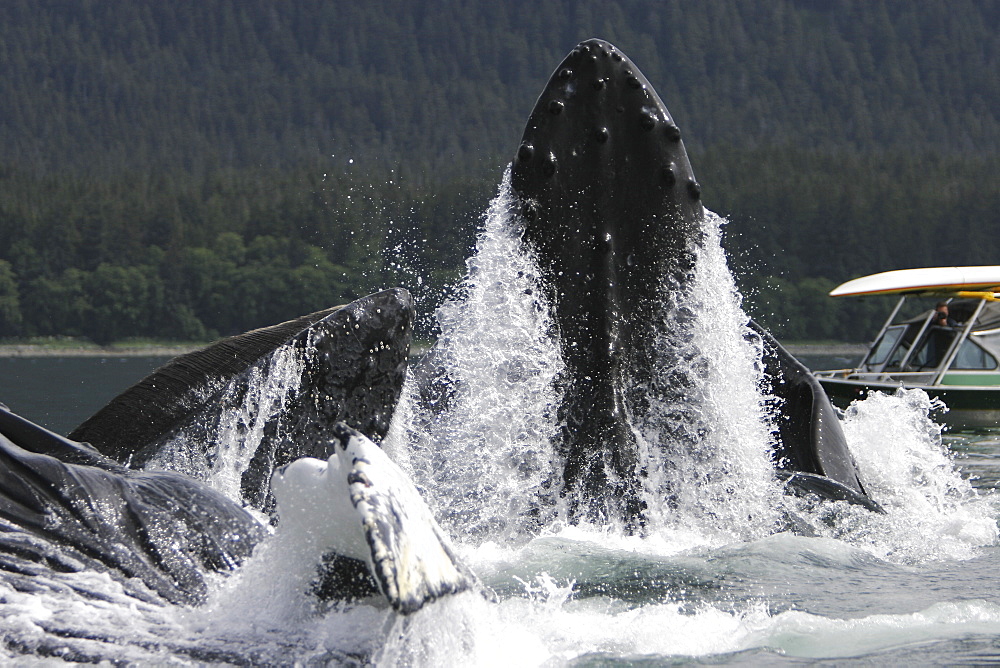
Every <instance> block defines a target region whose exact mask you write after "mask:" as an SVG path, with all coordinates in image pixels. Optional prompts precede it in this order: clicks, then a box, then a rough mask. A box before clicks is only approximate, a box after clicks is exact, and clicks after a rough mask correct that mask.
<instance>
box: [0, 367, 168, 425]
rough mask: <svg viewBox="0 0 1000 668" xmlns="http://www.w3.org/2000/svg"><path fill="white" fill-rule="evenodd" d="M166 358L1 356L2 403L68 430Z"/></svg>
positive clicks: (31, 417) (31, 418) (37, 419)
mask: <svg viewBox="0 0 1000 668" xmlns="http://www.w3.org/2000/svg"><path fill="white" fill-rule="evenodd" d="M169 359H170V358H169V357H2V358H0V403H3V404H6V405H7V407H8V408H10V409H11V410H12V411H14V412H15V413H17V414H19V415H22V416H24V417H26V418H28V419H29V420H32V421H33V422H37V423H38V424H40V425H42V426H44V427H47V428H48V429H51V430H52V431H54V432H56V433H58V434H64V435H65V434H67V433H69V432H70V431H71V430H72V429H73V428H74V427H76V426H77V425H78V424H80V423H81V422H83V421H84V420H86V419H87V418H88V417H90V416H91V415H93V414H94V413H95V412H96V411H97V410H98V409H100V408H101V407H102V406H104V405H105V404H106V403H108V402H109V401H110V400H111V399H113V398H114V397H115V396H116V395H118V394H119V393H120V392H121V391H122V390H125V389H127V388H129V387H130V386H132V385H133V384H135V383H136V382H138V381H139V380H141V379H142V378H143V377H144V376H146V374H148V373H149V372H150V371H152V370H153V369H155V368H157V367H159V366H160V365H162V364H163V363H164V362H166V361H167V360H169Z"/></svg>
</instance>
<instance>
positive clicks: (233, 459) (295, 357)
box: [145, 345, 308, 501]
mask: <svg viewBox="0 0 1000 668" xmlns="http://www.w3.org/2000/svg"><path fill="white" fill-rule="evenodd" d="M306 354H307V355H308V353H306ZM306 364H307V360H306V359H305V358H304V357H303V354H302V353H301V352H299V350H297V349H296V347H295V346H293V345H284V346H281V347H279V348H278V349H276V350H275V351H274V352H273V353H272V354H271V355H269V356H267V357H266V358H264V359H262V360H261V361H259V362H257V363H256V364H254V365H253V366H252V367H250V368H249V369H247V370H246V371H245V372H243V373H242V374H240V376H239V377H237V378H236V379H234V381H233V382H230V383H229V384H228V385H227V386H226V387H225V388H224V389H223V390H222V393H221V394H220V395H219V396H218V397H216V398H215V399H214V401H213V406H214V408H213V410H210V411H208V412H206V413H205V414H202V415H199V416H198V417H197V420H196V422H194V423H193V424H190V425H188V426H186V427H184V428H183V429H181V430H179V431H178V432H177V433H176V434H174V435H173V436H172V437H171V438H170V439H169V440H168V441H167V442H166V443H165V444H164V445H163V446H162V447H161V449H160V451H159V452H158V453H157V454H156V456H154V457H153V458H151V459H150V461H149V462H148V463H147V465H146V466H145V468H146V469H147V470H155V469H161V470H170V471H179V472H181V473H185V474H187V475H189V476H191V477H194V478H197V479H200V480H204V481H205V482H207V483H208V484H209V485H211V486H212V487H214V488H215V489H216V490H218V491H220V492H222V493H223V494H225V495H226V496H228V497H229V498H231V499H238V500H241V501H243V500H244V499H243V493H242V489H241V481H242V476H243V473H244V472H245V471H246V470H247V467H248V466H249V465H250V460H251V459H252V458H253V456H254V453H256V452H257V448H258V447H259V446H260V444H261V441H262V440H263V439H264V437H265V433H264V429H265V426H266V425H267V424H268V422H269V421H270V420H271V419H272V418H273V417H275V416H280V415H281V414H282V412H283V411H284V410H285V408H286V407H287V405H288V403H289V401H290V400H291V399H292V397H293V396H294V394H295V392H296V390H298V388H299V384H300V381H301V378H302V373H303V369H304V368H305V366H306ZM280 428H281V426H280V421H279V425H278V429H280Z"/></svg>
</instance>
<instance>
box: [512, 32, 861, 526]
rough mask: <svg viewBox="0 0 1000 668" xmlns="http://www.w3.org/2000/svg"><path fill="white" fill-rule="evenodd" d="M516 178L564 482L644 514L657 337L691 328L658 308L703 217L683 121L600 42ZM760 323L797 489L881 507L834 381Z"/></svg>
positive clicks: (571, 58) (591, 512)
mask: <svg viewBox="0 0 1000 668" xmlns="http://www.w3.org/2000/svg"><path fill="white" fill-rule="evenodd" d="M511 185H512V188H513V190H514V192H515V193H516V196H517V204H516V205H515V207H516V209H517V214H519V219H520V221H521V234H522V237H523V239H524V241H525V244H526V245H527V246H528V248H529V249H530V251H531V252H532V253H533V255H534V257H535V259H536V262H537V264H538V268H539V271H540V274H541V283H542V286H543V288H544V289H545V291H546V292H547V298H548V303H549V304H551V305H552V309H553V317H554V320H555V323H556V326H557V328H558V336H559V340H560V345H561V350H562V357H563V360H564V362H565V364H566V368H567V369H566V373H565V374H564V378H563V380H562V381H561V385H562V387H561V390H562V404H561V407H560V413H559V416H560V423H561V433H560V436H559V438H558V443H557V446H558V449H559V451H560V452H561V454H562V456H563V458H564V460H565V465H564V479H563V483H564V492H565V493H566V494H568V495H569V496H570V497H571V501H572V503H573V504H574V506H575V512H576V514H577V515H578V516H580V517H588V518H594V519H600V518H602V517H603V516H606V515H608V514H617V515H620V516H623V517H625V518H626V520H635V519H637V518H638V519H640V520H641V514H642V511H643V502H642V500H641V493H640V487H641V483H640V478H641V475H642V473H641V471H640V470H638V468H637V436H636V433H635V429H634V427H633V425H634V424H635V423H636V422H637V421H638V420H641V419H642V418H643V416H644V414H645V413H646V411H648V408H649V407H648V400H647V390H648V389H649V388H650V386H651V383H654V382H655V381H654V379H653V369H654V366H655V365H656V364H658V363H662V362H663V359H662V358H663V357H664V352H663V351H662V350H657V346H658V345H660V344H658V335H660V334H666V336H667V337H668V338H670V337H673V339H675V340H682V339H684V337H685V336H686V332H685V314H684V312H683V309H680V310H679V311H678V312H677V313H676V314H675V317H674V321H673V322H669V323H665V324H663V323H661V322H658V319H657V317H656V316H657V314H661V313H664V312H666V311H668V310H669V309H668V308H665V305H664V304H665V303H669V302H671V300H677V301H678V303H682V302H683V293H684V291H685V288H686V285H687V283H688V282H689V280H690V277H691V272H692V270H693V260H694V253H695V251H696V249H697V248H698V245H699V244H700V243H701V240H702V227H703V221H704V216H705V214H704V208H703V206H702V203H701V186H700V185H699V183H698V181H697V180H696V179H695V177H694V173H693V170H692V168H691V163H690V161H689V159H688V156H687V153H686V151H685V148H684V142H683V141H682V139H681V131H680V129H679V128H678V126H677V124H676V123H675V121H674V120H673V118H672V117H671V116H670V113H669V112H668V111H667V108H666V106H665V105H664V103H663V101H662V100H661V99H660V97H659V96H658V95H657V93H656V92H655V91H654V90H653V87H652V86H651V85H650V83H649V81H648V80H647V79H646V78H645V77H644V76H643V75H642V73H641V72H640V71H639V69H638V68H637V67H636V66H635V64H634V63H633V62H632V61H631V60H629V58H628V57H627V56H625V55H624V54H623V53H621V51H619V50H618V49H617V48H615V47H614V46H613V45H611V44H609V43H608V42H605V41H602V40H598V39H590V40H587V41H585V42H582V43H580V44H579V45H578V46H577V47H576V48H574V49H573V50H572V51H571V52H570V53H569V55H567V56H566V58H565V59H564V60H563V61H562V63H560V64H559V66H558V67H556V69H555V71H554V73H553V74H552V76H551V78H550V79H549V81H548V83H547V84H546V86H545V88H544V89H543V91H542V93H541V95H540V96H539V98H538V101H537V102H536V104H535V107H534V109H533V110H532V112H531V114H530V116H529V118H528V122H527V125H526V127H525V130H524V134H523V138H522V140H521V143H520V145H519V147H518V149H517V153H516V156H515V157H514V160H513V162H512V166H511ZM752 327H753V331H755V332H756V335H757V336H758V337H759V339H760V341H761V345H762V346H763V348H764V360H763V361H764V366H765V374H766V384H767V385H768V389H769V390H770V392H771V393H772V396H773V401H772V406H773V408H774V410H775V414H776V420H775V421H776V428H775V432H776V441H775V442H776V445H775V450H774V455H775V464H776V467H777V468H778V469H779V470H780V471H784V472H785V473H786V475H785V477H786V478H787V479H788V481H789V484H790V485H792V486H793V487H794V488H797V489H799V490H803V489H808V491H810V492H814V493H819V494H822V495H826V496H829V494H827V493H826V492H827V490H831V489H836V490H837V494H839V495H841V496H842V497H843V498H849V499H851V500H855V501H859V502H862V503H864V504H865V505H870V506H871V507H874V505H873V504H872V503H871V502H870V499H868V498H867V495H866V494H865V490H864V488H863V486H862V484H861V481H860V478H859V476H858V473H857V469H856V466H855V465H854V462H853V460H852V458H851V455H850V452H849V451H848V450H847V446H846V440H845V438H844V436H843V433H842V430H841V428H840V426H839V424H838V423H839V420H838V419H837V418H836V415H835V412H834V409H833V407H832V406H831V405H830V402H829V400H828V399H827V397H826V395H825V393H824V392H823V390H822V388H821V387H820V386H819V384H818V383H817V382H816V381H815V380H814V379H813V378H812V376H811V374H809V372H808V370H806V369H805V368H804V367H803V366H802V365H801V364H799V363H798V362H797V361H796V360H795V359H794V358H793V357H792V356H791V355H789V354H788V353H787V352H786V351H785V350H784V349H783V348H782V347H781V346H780V345H778V344H777V342H776V341H775V340H774V339H773V337H771V336H770V335H769V334H768V333H767V332H765V331H763V330H762V329H761V328H759V327H757V326H756V325H752ZM666 354H667V355H670V354H671V353H670V352H669V351H668V352H667V353H666ZM658 358H659V359H658ZM636 388H641V391H636ZM685 389H686V388H685V386H684V379H683V378H679V379H678V382H677V383H676V384H674V385H673V386H669V385H668V386H661V387H659V388H658V391H659V392H661V393H663V394H665V395H667V396H669V397H671V398H673V399H675V400H680V401H683V399H684V393H685ZM795 473H801V474H803V475H798V476H796V475H791V474H795ZM816 476H819V477H822V478H824V484H819V483H818V482H817V480H816Z"/></svg>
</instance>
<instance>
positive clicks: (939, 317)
mask: <svg viewBox="0 0 1000 668" xmlns="http://www.w3.org/2000/svg"><path fill="white" fill-rule="evenodd" d="M934 310H935V311H937V313H936V314H935V315H934V324H935V325H938V326H940V327H958V322H957V321H956V320H955V319H954V318H952V317H951V316H950V315H948V302H938V303H937V306H935V307H934Z"/></svg>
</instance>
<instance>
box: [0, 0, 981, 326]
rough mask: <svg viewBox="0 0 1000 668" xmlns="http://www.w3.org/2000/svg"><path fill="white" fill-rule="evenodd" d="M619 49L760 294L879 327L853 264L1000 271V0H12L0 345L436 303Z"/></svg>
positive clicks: (803, 313) (1, 147)
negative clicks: (355, 301) (586, 54)
mask: <svg viewBox="0 0 1000 668" xmlns="http://www.w3.org/2000/svg"><path fill="white" fill-rule="evenodd" d="M591 36H598V37H603V38H605V39H609V40H610V41H612V42H614V43H616V44H617V45H618V46H619V47H620V48H621V49H622V50H623V51H624V52H626V53H628V54H629V55H630V56H631V57H632V59H633V60H634V61H635V62H636V63H637V64H638V66H639V67H640V68H641V69H642V70H643V72H644V73H645V74H646V76H647V78H649V80H650V81H651V82H652V83H653V84H654V86H655V87H656V89H657V90H658V91H659V93H660V95H661V97H663V99H664V101H665V102H666V103H667V106H668V107H669V108H670V110H671V112H672V114H673V116H674V117H675V119H676V120H677V121H678V123H679V124H680V125H681V127H682V129H683V130H684V133H685V142H686V144H687V147H688V150H689V152H690V153H691V158H692V162H693V164H694V167H695V171H696V173H697V175H698V178H699V181H700V182H701V183H702V185H703V188H704V200H705V203H706V204H707V205H708V206H709V207H710V208H713V209H714V210H716V211H718V212H719V213H722V214H725V215H726V216H728V217H729V219H730V223H729V225H728V226H727V232H726V234H727V238H726V243H727V246H728V248H729V250H730V252H731V254H732V257H733V264H734V266H735V267H736V268H737V270H738V272H739V274H740V278H741V282H742V284H743V285H744V288H745V291H746V292H747V295H748V300H749V301H750V302H751V303H750V306H751V310H752V311H753V312H754V313H755V315H757V316H758V317H760V318H761V319H762V320H763V321H765V322H766V323H767V324H769V325H770V326H771V327H772V328H774V329H775V330H776V332H777V333H778V334H779V335H780V336H784V337H786V338H803V337H810V338H820V337H823V338H827V337H835V338H842V339H858V338H864V337H866V336H869V335H870V334H871V331H870V326H871V325H870V324H868V323H869V321H870V320H871V318H872V317H873V314H877V313H879V312H880V311H881V309H882V308H883V306H884V305H882V304H869V303H866V302H847V303H845V304H837V303H832V302H831V300H829V299H826V298H825V297H823V295H824V294H825V291H826V290H828V289H829V288H830V287H832V286H833V285H834V284H836V283H838V282H840V281H843V280H846V279H848V278H851V277H853V276H855V275H858V274H862V273H869V272H874V271H881V270H886V269H895V268H904V267H912V266H926V265H936V264H968V263H984V264H1000V252H998V250H1000V239H998V238H997V237H998V235H997V234H996V230H997V229H1000V226H998V223H1000V178H998V176H997V175H998V173H1000V170H998V167H1000V118H998V108H1000V104H998V103H1000V77H998V76H997V72H998V71H1000V3H997V2H993V1H992V0H979V1H975V0H953V1H949V2H947V3H945V2H938V1H934V0H916V1H914V0H909V1H905V0H893V1H885V2H879V1H877V0H853V1H850V0H829V1H822V2H819V1H816V0H775V1H769V2H742V1H740V0H699V1H698V2H690V1H684V0H664V1H653V0H645V1H639V0H621V1H617V2H616V1H611V0H601V1H596V0H559V1H555V2H527V1H520V0H511V1H507V2H503V1H501V2H495V1H494V2H483V1H466V2H447V3H445V2H429V1H414V0H409V1H404V0H371V1H369V2H365V3H357V2H349V1H346V0H335V1H322V0H284V1H282V2H267V1H264V0H198V1H197V2H195V1H182V0H177V1H173V2H160V1H158V0H156V1H154V0H128V1H125V0H93V1H91V0H72V1H70V0H61V1H57V0H8V1H6V2H3V3H0V62H2V63H3V74H2V75H0V337H17V336H32V335H53V334H69V335H78V336H87V337H90V338H92V339H94V340H96V341H99V342H106V341H110V340H115V339H120V338H124V337H130V336H155V337H160V338H182V339H183V338H205V337H211V336H216V335H221V334H229V333H233V332H236V331H242V330H244V329H247V328H250V327H256V326H260V325H264V324H268V323H271V322H275V321H278V320H281V319H285V318H288V317H292V316H295V315H299V314H301V313H304V312H306V311H309V310H314V309H318V308H322V307H324V306H328V305H331V304H333V303H338V302H342V301H345V300H347V299H350V298H352V297H354V296H357V295H359V294H361V293H364V292H367V291H369V290H372V289H376V288H379V287H383V286H387V285H392V284H403V285H406V286H408V287H411V288H413V289H414V290H416V291H417V293H418V296H419V297H420V299H421V304H422V306H423V308H424V310H425V311H426V310H427V309H428V308H430V306H431V305H432V303H433V301H434V299H435V298H436V296H437V295H438V294H439V293H440V288H441V286H443V285H444V284H446V283H448V282H450V281H451V280H453V279H454V278H455V277H456V276H457V275H460V273H461V271H462V270H463V268H464V264H463V261H464V259H465V257H466V256H467V254H468V251H469V248H470V245H471V243H472V241H473V238H474V234H475V228H476V225H477V222H478V216H479V215H480V213H481V212H482V211H483V210H484V209H485V206H486V203H487V201H488V199H489V197H490V196H491V195H492V194H493V192H494V191H495V190H496V185H497V183H498V182H499V179H500V176H501V174H502V171H503V166H504V165H505V163H506V162H507V160H508V159H509V157H510V155H511V154H512V152H513V151H514V149H515V148H516V145H517V142H518V139H519V138H520V133H521V130H522V126H523V123H524V120H525V118H526V115H527V113H528V111H529V110H530V108H531V106H532V104H533V103H534V99H535V97H536V95H537V94H538V92H539V91H540V90H541V87H542V86H543V84H544V83H545V81H546V79H547V77H548V76H549V74H550V73H551V70H552V68H553V67H555V65H556V64H557V63H558V62H559V60H560V59H561V58H562V57H563V55H565V53H566V52H567V51H568V50H569V49H571V48H572V47H573V46H574V45H575V44H576V43H577V42H578V41H580V40H582V39H585V38H587V37H591Z"/></svg>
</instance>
